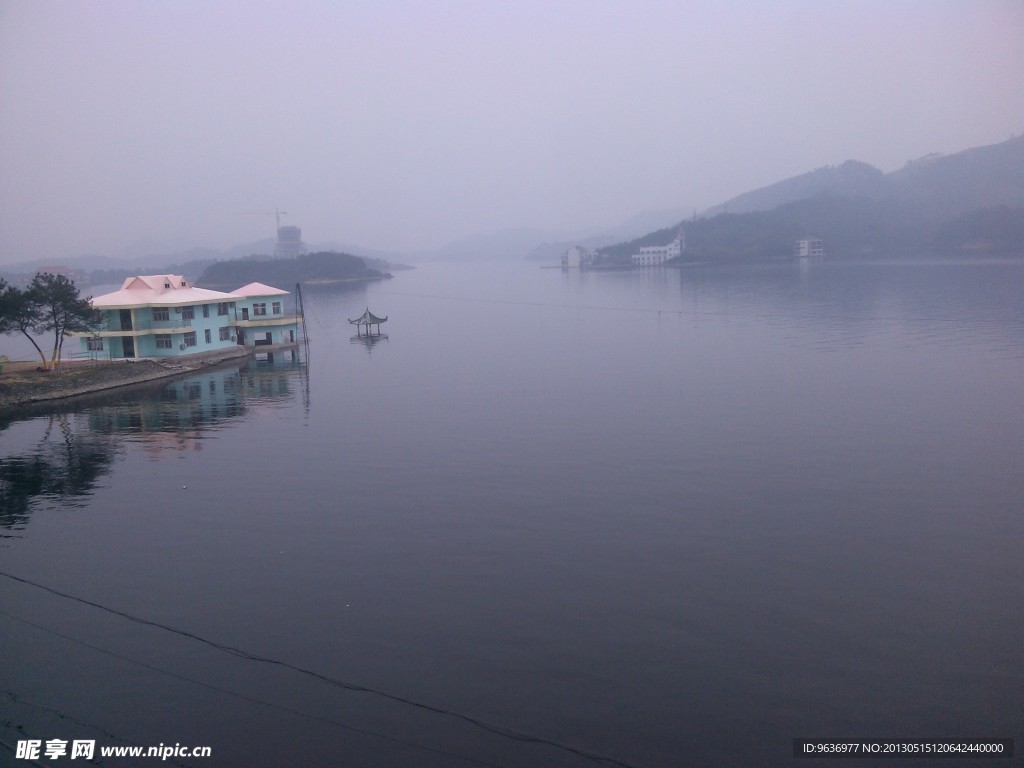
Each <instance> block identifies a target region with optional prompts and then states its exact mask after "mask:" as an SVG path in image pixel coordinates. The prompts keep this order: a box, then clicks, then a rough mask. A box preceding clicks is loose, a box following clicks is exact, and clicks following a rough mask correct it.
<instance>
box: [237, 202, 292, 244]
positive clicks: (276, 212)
mask: <svg viewBox="0 0 1024 768" xmlns="http://www.w3.org/2000/svg"><path fill="white" fill-rule="evenodd" d="M270 214H274V219H275V220H276V221H277V229H275V230H274V237H277V233H278V231H279V230H280V229H281V217H282V216H287V215H288V211H282V210H281V209H280V208H275V209H274V210H272V211H242V212H241V213H240V214H239V215H240V216H269V215H270Z"/></svg>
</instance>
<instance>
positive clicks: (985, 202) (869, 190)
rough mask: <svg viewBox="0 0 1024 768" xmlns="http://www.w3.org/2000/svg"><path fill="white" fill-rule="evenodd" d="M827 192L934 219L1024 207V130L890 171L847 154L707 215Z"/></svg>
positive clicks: (762, 207)
mask: <svg viewBox="0 0 1024 768" xmlns="http://www.w3.org/2000/svg"><path fill="white" fill-rule="evenodd" d="M824 194H829V195H842V196H847V197H864V198H868V199H872V200H880V201H887V202H892V203H899V204H900V205H903V206H909V207H913V208H915V209H917V210H918V211H919V212H920V214H921V215H922V216H924V217H925V218H928V219H932V220H937V219H940V218H945V217H950V216H957V215H960V214H963V213H967V212H968V211H972V210H976V209H978V208H990V207H995V206H1000V205H1005V206H1009V207H1011V208H1020V207H1024V136H1018V137H1016V138H1012V139H1009V140H1008V141H1004V142H1002V143H1000V144H993V145H990V146H987V147H976V148H974V149H967V150H964V151H963V152H958V153H956V154H953V155H939V154H932V155H927V156H925V157H923V158H920V159H918V160H913V161H911V162H908V163H907V164H906V165H905V166H904V167H903V168H901V169H900V170H898V171H893V172H892V173H888V174H883V173H882V172H881V171H879V170H878V169H877V168H874V167H872V166H870V165H868V164H866V163H861V162H857V161H855V160H848V161H847V162H845V163H843V164H842V165H839V166H834V167H832V166H830V167H825V168H819V169H817V170H815V171H811V172H810V173H805V174H802V175H800V176H794V177H792V178H789V179H785V180H783V181H780V182H777V183H775V184H770V185H769V186H767V187H761V188H760V189H755V190H753V191H751V192H745V193H744V194H742V195H738V196H737V197H734V198H732V199H731V200H727V201H726V202H724V203H722V204H721V205H716V206H714V207H713V208H709V209H708V210H707V211H705V212H704V216H706V217H710V216H716V215H718V214H720V213H748V212H751V211H770V210H773V209H774V208H777V207H778V206H780V205H785V204H786V203H794V202H797V201H799V200H806V199H808V198H810V197H814V196H816V195H824Z"/></svg>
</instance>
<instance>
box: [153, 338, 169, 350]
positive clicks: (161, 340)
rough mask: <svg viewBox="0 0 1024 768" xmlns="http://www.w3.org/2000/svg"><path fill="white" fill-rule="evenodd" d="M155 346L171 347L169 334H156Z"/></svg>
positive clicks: (160, 347)
mask: <svg viewBox="0 0 1024 768" xmlns="http://www.w3.org/2000/svg"><path fill="white" fill-rule="evenodd" d="M156 348H157V349H170V348H171V337H170V336H157V337H156Z"/></svg>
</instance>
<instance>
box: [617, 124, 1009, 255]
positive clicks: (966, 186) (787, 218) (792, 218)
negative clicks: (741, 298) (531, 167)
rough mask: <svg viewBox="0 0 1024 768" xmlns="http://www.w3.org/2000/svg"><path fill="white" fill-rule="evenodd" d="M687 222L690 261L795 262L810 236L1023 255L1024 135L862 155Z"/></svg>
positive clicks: (838, 250)
mask: <svg viewBox="0 0 1024 768" xmlns="http://www.w3.org/2000/svg"><path fill="white" fill-rule="evenodd" d="M726 211H728V212H726ZM681 224H682V225H683V229H684V231H685V233H686V245H687V247H686V252H685V254H684V256H683V260H684V261H712V262H723V261H772V260H781V259H789V258H792V254H793V246H794V242H795V241H796V240H797V239H800V238H804V237H815V238H821V239H822V240H824V242H825V249H826V252H827V253H828V254H829V256H831V257H857V256H900V255H920V254H925V253H942V254H949V255H955V254H963V253H992V254H1006V255H1012V254H1017V255H1020V254H1024V136H1022V137H1017V138H1013V139H1010V140H1009V141H1005V142H1002V143H1000V144H994V145H990V146H986V147H977V148H973V149H968V150H964V151H963V152H958V153H956V154H954V155H949V156H942V155H929V156H926V157H924V158H921V159H919V160H915V161H912V162H909V163H907V164H906V166H904V167H903V168H902V169H900V170H898V171H894V172H892V173H889V174H883V173H882V172H881V171H879V170H878V169H876V168H873V167H871V166H870V165H867V164H865V163H859V162H856V161H848V162H846V163H843V164H842V165H841V166H837V167H828V168H819V169H817V170H815V171H812V172H810V173H806V174H802V175H800V176H794V177H792V178H789V179H784V180H783V181H780V182H777V183H775V184H771V185H769V186H767V187H762V188H760V189H756V190H752V191H751V192H747V193H744V194H742V195H739V196H737V197H735V198H732V199H731V200H729V201H728V202H726V203H723V204H721V205H718V206H715V207H713V208H711V209H709V210H708V212H706V213H705V215H704V216H702V217H700V218H695V219H692V220H689V221H684V222H681ZM674 231H675V229H674V228H672V227H670V228H667V229H663V230H659V231H656V232H652V233H649V234H647V235H644V236H643V237H639V238H634V239H633V240H629V241H626V242H622V243H618V244H616V245H614V246H610V247H605V248H601V249H600V251H599V254H600V257H599V263H600V262H603V263H606V264H628V263H630V256H631V254H632V253H634V252H636V250H637V249H638V248H640V247H642V246H645V245H663V244H665V243H666V242H668V241H669V240H670V239H671V238H672V237H673V236H674Z"/></svg>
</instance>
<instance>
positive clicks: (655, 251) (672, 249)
mask: <svg viewBox="0 0 1024 768" xmlns="http://www.w3.org/2000/svg"><path fill="white" fill-rule="evenodd" d="M685 248H686V239H685V237H684V235H683V233H682V232H680V233H679V234H678V235H677V236H676V239H675V240H673V241H672V242H671V243H669V244H668V245H650V246H647V247H645V248H641V249H640V250H639V251H637V252H636V253H634V254H633V266H634V267H657V266H661V265H662V264H664V263H665V262H666V261H668V260H669V259H674V258H676V257H678V256H682V255H683V250H684V249H685Z"/></svg>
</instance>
